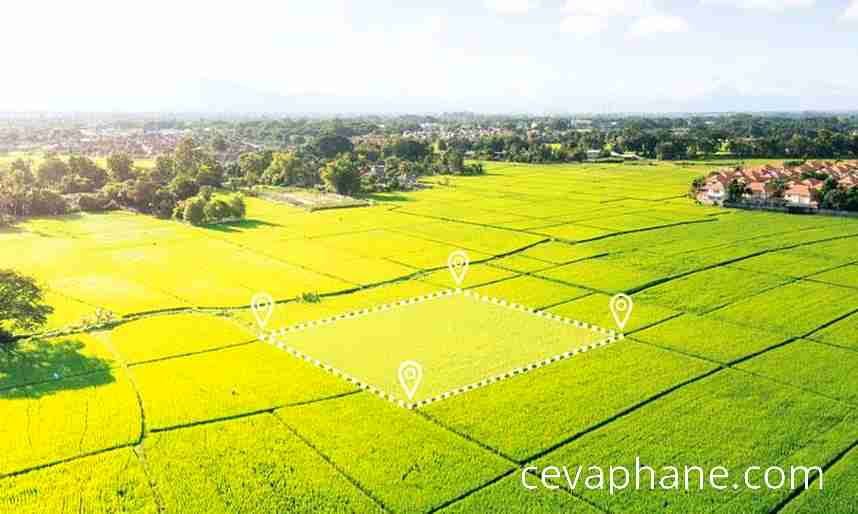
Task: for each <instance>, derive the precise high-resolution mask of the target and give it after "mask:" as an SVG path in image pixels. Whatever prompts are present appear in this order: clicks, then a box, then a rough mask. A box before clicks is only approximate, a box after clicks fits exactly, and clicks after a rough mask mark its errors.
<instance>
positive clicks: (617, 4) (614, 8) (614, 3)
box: [566, 0, 655, 17]
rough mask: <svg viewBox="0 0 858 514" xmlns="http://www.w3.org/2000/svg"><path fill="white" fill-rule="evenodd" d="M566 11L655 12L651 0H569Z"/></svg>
mask: <svg viewBox="0 0 858 514" xmlns="http://www.w3.org/2000/svg"><path fill="white" fill-rule="evenodd" d="M566 11H567V12H569V13H570V14H572V15H577V16H599V17H614V16H642V15H645V14H653V13H655V8H654V7H653V5H652V2H651V0H567V1H566Z"/></svg>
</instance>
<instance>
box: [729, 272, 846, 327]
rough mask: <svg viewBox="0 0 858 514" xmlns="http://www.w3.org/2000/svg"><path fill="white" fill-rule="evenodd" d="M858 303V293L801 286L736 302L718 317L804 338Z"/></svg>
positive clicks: (809, 283)
mask: <svg viewBox="0 0 858 514" xmlns="http://www.w3.org/2000/svg"><path fill="white" fill-rule="evenodd" d="M856 301H858V291H855V290H852V289H847V288H843V287H838V286H832V285H827V284H819V283H812V282H798V283H792V284H787V285H785V286H783V287H779V288H777V289H772V290H770V291H766V292H765V293H762V294H759V295H756V296H752V297H750V298H747V299H745V300H742V301H740V302H736V303H734V304H732V305H730V306H728V307H725V308H724V309H721V310H719V311H718V312H716V313H714V315H715V317H717V318H720V319H723V320H725V321H731V322H734V323H736V324H739V325H743V326H746V327H750V328H754V329H762V330H767V331H775V332H781V333H783V334H787V335H790V336H801V335H805V334H807V333H809V332H811V331H813V330H815V329H816V328H818V327H821V326H823V325H825V324H826V323H828V322H831V321H834V320H836V319H838V318H839V317H841V316H844V315H846V314H848V313H849V312H851V311H853V310H854V309H855V306H856V304H855V302H856ZM800 313H806V314H810V313H812V316H810V315H800Z"/></svg>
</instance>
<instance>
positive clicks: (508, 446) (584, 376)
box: [426, 340, 714, 461]
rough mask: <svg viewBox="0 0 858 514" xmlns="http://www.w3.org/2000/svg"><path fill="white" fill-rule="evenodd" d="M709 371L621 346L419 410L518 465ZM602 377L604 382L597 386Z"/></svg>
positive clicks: (675, 358) (644, 348) (631, 345)
mask: <svg viewBox="0 0 858 514" xmlns="http://www.w3.org/2000/svg"><path fill="white" fill-rule="evenodd" d="M713 368H714V366H713V365H711V364H709V363H706V362H704V361H700V360H697V359H693V358H689V357H684V356H682V355H677V354H675V353H671V352H667V351H664V350H659V349H656V348H650V347H647V346H644V345H641V344H638V343H634V342H631V341H628V340H626V341H623V342H621V343H617V344H615V345H613V346H610V347H608V348H604V349H601V350H599V351H595V352H589V353H586V354H583V355H579V356H577V357H575V358H573V359H570V360H568V361H564V362H560V363H557V364H554V365H551V366H548V367H545V368H542V369H540V370H537V371H534V372H531V373H528V374H526V375H522V376H518V377H515V378H513V379H510V380H507V381H504V382H501V383H498V384H495V385H494V386H492V387H488V388H484V389H478V390H476V391H472V392H471V393H469V394H467V395H463V396H459V397H455V398H451V399H449V400H445V401H442V402H439V403H436V404H433V405H430V406H429V407H428V408H426V412H427V413H428V414H429V415H430V416H431V417H433V418H435V419H437V420H439V421H440V422H441V423H443V424H444V425H445V426H449V427H451V428H453V429H454V430H456V431H457V432H459V433H463V434H467V435H468V436H469V437H471V438H474V439H476V440H479V441H483V442H485V443H486V444H488V445H489V446H491V447H492V448H494V449H496V450H498V451H501V452H503V453H504V454H506V455H509V456H510V457H511V458H514V459H516V460H518V461H524V460H526V459H528V458H531V457H533V456H534V455H537V454H538V453H539V452H542V451H545V450H547V449H549V448H551V447H553V446H555V445H557V444H560V443H562V442H563V441H564V440H566V439H568V438H570V437H572V436H574V435H576V434H579V433H581V432H584V431H585V430H587V429H590V428H592V427H594V426H596V425H597V424H599V423H601V422H605V421H607V420H609V419H610V418H611V417H613V416H616V415H618V414H620V413H621V412H623V411H624V410H626V409H629V408H631V407H633V406H634V405H636V404H638V403H640V402H644V401H646V400H647V399H648V398H651V397H653V396H655V395H657V394H659V393H661V392H663V391H665V390H667V389H668V388H670V387H673V386H676V385H677V384H680V383H682V382H684V381H687V380H689V379H691V378H693V377H695V376H698V375H701V374H703V373H705V372H707V371H709V370H711V369H713ZM606 376H609V377H611V380H610V381H602V380H601V378H602V377H606ZM537 420H538V421H537ZM499 426H503V427H504V428H503V430H498V427H499Z"/></svg>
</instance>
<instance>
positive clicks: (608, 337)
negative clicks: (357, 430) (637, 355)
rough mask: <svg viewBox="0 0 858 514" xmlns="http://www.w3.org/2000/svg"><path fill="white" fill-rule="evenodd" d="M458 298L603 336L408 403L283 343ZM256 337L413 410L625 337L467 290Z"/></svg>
mask: <svg viewBox="0 0 858 514" xmlns="http://www.w3.org/2000/svg"><path fill="white" fill-rule="evenodd" d="M458 295H461V296H465V297H468V298H472V299H474V300H475V301H481V302H483V303H491V304H493V305H499V306H501V307H506V308H508V309H512V310H515V311H519V312H524V313H528V314H531V315H533V316H536V317H539V318H542V319H544V320H546V321H554V322H557V323H563V324H565V325H572V326H574V327H576V328H583V329H588V330H590V331H592V332H595V333H597V334H601V335H604V336H605V337H604V338H602V339H599V340H598V341H595V342H593V343H590V344H588V345H586V346H582V347H580V348H576V349H574V350H569V351H567V352H563V353H559V354H557V355H554V356H552V357H548V358H545V359H542V360H538V361H535V362H531V363H530V364H526V365H524V366H520V367H517V368H513V369H511V370H509V371H507V372H505V373H500V374H498V375H493V376H490V377H487V378H484V379H482V380H480V381H479V382H474V383H472V384H468V385H466V386H462V387H457V388H455V389H452V390H450V391H447V392H445V393H441V394H438V395H435V396H432V397H430V398H426V399H425V400H420V401H418V402H407V401H405V400H403V399H401V398H398V397H397V396H395V395H393V394H391V393H387V392H385V391H383V390H381V389H380V388H378V387H376V386H374V385H372V384H369V383H366V382H364V381H362V380H360V379H359V378H356V377H354V376H352V375H350V374H348V373H346V372H345V371H343V370H341V369H339V368H335V367H334V366H331V365H329V364H326V363H324V362H321V361H320V360H318V359H315V358H313V357H311V356H310V355H307V354H305V353H303V352H301V351H300V350H297V349H295V348H292V347H291V346H288V345H287V344H286V343H284V342H283V340H282V339H283V338H285V337H286V336H287V335H288V334H291V333H296V332H302V331H304V330H309V329H311V328H316V327H319V326H323V325H330V324H332V323H336V322H337V321H343V320H347V319H356V318H360V317H362V316H367V315H370V314H373V313H376V312H384V311H389V310H391V309H397V308H402V307H406V306H409V305H419V304H421V303H425V302H427V301H431V300H437V299H439V298H446V297H450V296H458ZM258 338H259V340H260V341H261V342H263V343H266V344H270V345H272V346H274V347H276V348H279V349H281V350H284V351H286V352H288V353H289V354H290V355H292V356H294V357H296V358H298V359H301V360H303V361H306V362H308V363H310V364H312V365H314V366H316V367H317V368H321V369H323V370H325V371H327V372H328V373H331V374H332V375H334V376H336V377H339V378H342V379H343V380H345V381H347V382H349V383H351V384H354V385H355V386H357V387H358V388H360V389H362V390H364V391H368V392H370V393H372V394H374V395H376V396H378V397H380V398H383V399H385V400H387V401H389V402H391V403H393V404H396V405H398V406H400V407H402V408H405V409H416V408H419V407H425V406H427V405H429V404H432V403H434V402H438V401H441V400H446V399H447V398H452V397H454V396H458V395H460V394H462V393H466V392H468V391H473V390H475V389H479V388H481V387H485V386H487V385H490V384H494V383H497V382H500V381H502V380H505V379H507V378H511V377H514V376H516V375H522V374H524V373H527V372H528V371H533V370H535V369H539V368H542V367H544V366H547V365H549V364H552V363H555V362H559V361H562V360H566V359H570V358H572V357H574V356H576V355H580V354H582V353H586V352H589V351H591V350H595V349H597V348H602V347H604V346H608V345H610V344H612V343H615V342H617V341H621V340H623V339H624V338H625V336H624V335H623V334H622V333H618V332H616V331H614V330H609V329H606V328H602V327H599V326H597V325H593V324H590V323H585V322H583V321H578V320H574V319H570V318H564V317H563V316H558V315H556V314H552V313H550V312H545V311H538V310H535V309H532V308H529V307H525V306H523V305H520V304H517V303H513V302H508V301H506V300H503V299H499V298H493V297H489V296H484V295H480V294H479V293H476V292H473V291H469V290H464V291H463V290H462V289H446V290H444V291H439V292H437V293H430V294H428V295H421V296H416V297H413V298H409V299H406V300H399V301H396V302H392V303H386V304H382V305H378V306H375V307H369V308H366V309H361V310H357V311H350V312H346V313H344V314H340V315H337V316H332V317H330V318H324V319H320V320H316V321H308V322H304V323H298V324H296V325H292V326H290V327H287V328H281V329H280V330H273V331H271V332H269V333H268V334H265V333H259V334H258Z"/></svg>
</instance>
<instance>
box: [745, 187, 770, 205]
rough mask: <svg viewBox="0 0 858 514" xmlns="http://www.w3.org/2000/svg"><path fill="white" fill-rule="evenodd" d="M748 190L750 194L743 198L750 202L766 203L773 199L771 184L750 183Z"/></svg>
mask: <svg viewBox="0 0 858 514" xmlns="http://www.w3.org/2000/svg"><path fill="white" fill-rule="evenodd" d="M748 189H750V191H751V193H750V194H747V195H745V198H748V199H750V200H751V201H752V202H761V203H763V202H767V201H769V200H772V199H773V198H774V192H775V186H774V184H772V183H771V182H765V183H764V182H751V183H750V184H748Z"/></svg>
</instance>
